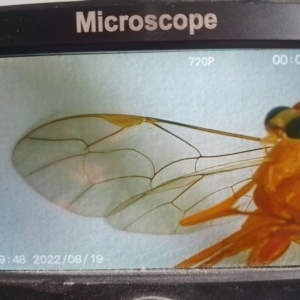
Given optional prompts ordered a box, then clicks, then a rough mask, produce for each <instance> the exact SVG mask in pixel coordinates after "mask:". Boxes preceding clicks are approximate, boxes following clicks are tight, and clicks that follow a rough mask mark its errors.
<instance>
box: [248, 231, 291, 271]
mask: <svg viewBox="0 0 300 300" xmlns="http://www.w3.org/2000/svg"><path fill="white" fill-rule="evenodd" d="M290 244H291V241H290V240H289V239H288V238H287V237H285V236H275V237H272V238H270V239H269V240H267V241H265V242H264V243H260V244H258V245H257V246H256V247H254V248H253V249H252V250H251V252H250V254H249V256H248V259H247V266H262V265H269V264H270V263H272V262H273V261H275V260H276V259H277V258H279V257H280V256H281V255H283V254H284V253H285V252H286V251H287V249H288V248H289V246H290Z"/></svg>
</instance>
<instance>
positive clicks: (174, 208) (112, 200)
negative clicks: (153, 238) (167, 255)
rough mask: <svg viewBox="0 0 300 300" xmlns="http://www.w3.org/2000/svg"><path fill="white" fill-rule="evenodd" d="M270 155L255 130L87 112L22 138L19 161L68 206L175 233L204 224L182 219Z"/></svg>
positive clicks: (132, 227)
mask: <svg viewBox="0 0 300 300" xmlns="http://www.w3.org/2000/svg"><path fill="white" fill-rule="evenodd" d="M236 149H238V150H239V151H238V152H237V151H236ZM263 156H264V152H263V151H262V149H261V148H260V145H259V139H257V138H253V137H247V136H239V135H234V134H230V133H226V132H220V131H214V130H210V129H205V128H199V127H195V126H189V125H185V124H178V123H173V122H170V121H164V120H158V119H151V118H144V117H137V116H126V115H86V116H76V117H70V118H65V119H61V120H57V121H53V122H51V123H48V124H45V125H42V126H40V127H38V128H37V129H35V130H33V131H32V132H30V133H29V134H28V135H26V136H25V137H24V138H23V139H22V140H21V141H20V142H19V143H18V144H17V146H16V148H15V150H14V153H13V161H14V165H15V167H16V169H17V170H18V172H19V173H20V174H21V175H22V176H23V177H24V179H25V180H26V181H27V183H28V184H29V185H31V186H32V187H33V188H34V189H35V190H36V191H37V192H38V193H40V194H41V195H42V196H44V197H45V198H46V199H48V200H50V201H52V202H54V203H56V204H57V205H59V206H61V207H63V208H65V209H67V210H70V211H72V212H74V213H77V214H79V215H85V216H91V217H104V218H106V220H107V222H108V223H109V224H110V225H111V226H113V227H115V228H117V229H120V230H128V231H133V232H143V233H153V234H173V233H186V232H190V231H194V230H198V229H199V226H191V227H190V228H183V227H179V226H178V222H179V221H180V220H181V219H182V218H183V217H186V216H189V215H191V214H193V213H195V212H198V211H201V210H203V209H206V208H208V207H210V206H212V205H213V204H215V203H217V202H220V201H222V200H223V199H224V198H226V197H228V196H230V195H232V194H233V193H234V187H235V186H236V184H237V183H239V182H244V181H246V180H248V179H250V178H251V176H252V174H253V171H254V170H255V168H256V166H257V165H258V164H260V163H261V160H262V157H263ZM244 198H245V199H241V201H243V200H246V201H248V202H249V199H250V200H251V195H249V196H247V195H246V196H245V197H244ZM239 205H240V204H239Z"/></svg>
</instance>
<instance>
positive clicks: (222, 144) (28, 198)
mask: <svg viewBox="0 0 300 300" xmlns="http://www.w3.org/2000/svg"><path fill="white" fill-rule="evenodd" d="M273 52H274V50H273V51H254V50H251V51H249V50H248V51H199V52H178V53H176V52H172V53H156V54H150V53H144V54H138V53H136V54H119V55H116V54H115V55H113V54H107V55H93V56H92V55H86V56H61V57H36V58H10V59H1V61H0V63H1V70H2V71H1V73H0V85H1V86H2V87H3V89H2V90H3V95H2V98H3V99H4V100H3V101H4V103H5V105H4V108H3V109H2V111H1V127H0V128H1V138H2V141H3V142H2V148H3V155H2V157H1V165H2V166H3V168H2V170H3V171H2V173H1V180H2V182H4V184H3V186H1V190H0V193H1V199H3V200H2V205H3V207H4V209H3V211H1V213H0V214H1V218H0V220H1V221H0V222H1V229H0V231H1V235H0V240H2V239H3V240H5V245H6V247H5V249H1V251H2V252H3V254H5V255H9V254H11V253H14V254H20V253H21V252H22V253H25V254H26V255H29V256H30V255H31V256H32V255H35V254H53V255H54V254H59V255H63V254H65V253H73V254H74V253H75V252H76V253H91V254H92V253H93V254H98V253H100V254H101V255H103V257H104V259H103V262H102V263H101V265H93V264H92V263H90V264H89V265H86V266H84V268H104V269H105V268H106V269H107V268H108V269H110V268H127V269H128V268H143V267H144V268H159V267H173V266H174V265H176V264H177V263H179V262H180V261H182V260H183V259H184V258H186V257H189V256H191V255H193V254H194V253H196V252H198V251H199V250H200V249H204V248H205V247H207V246H209V245H211V244H212V243H214V242H217V241H219V240H220V239H222V238H224V237H225V236H226V235H228V234H229V233H230V232H233V231H234V230H236V229H235V228H236V227H239V226H240V224H241V223H242V221H243V218H241V219H240V220H235V219H234V220H231V219H228V220H220V222H219V221H218V222H216V223H214V224H210V223H209V224H205V226H202V227H207V228H206V229H203V228H202V227H201V228H196V227H187V228H180V227H178V226H177V225H176V224H177V223H178V220H180V218H182V214H183V213H184V212H186V214H189V213H191V212H192V211H193V212H195V210H197V209H201V205H204V206H205V207H207V205H209V204H211V203H212V201H216V202H217V201H218V197H217V198H216V197H214V196H213V195H214V192H216V191H219V192H218V193H220V195H222V198H221V199H219V200H223V199H224V197H226V193H227V192H228V190H226V187H227V188H228V187H230V188H231V187H233V183H238V182H241V181H243V180H246V179H247V178H249V176H251V174H252V171H253V170H250V169H248V168H247V169H243V170H240V172H241V173H240V174H237V173H236V172H234V173H233V172H228V173H227V172H224V173H220V174H219V175H213V176H206V177H205V178H203V181H202V182H204V184H203V185H202V186H201V188H200V189H192V188H191V189H189V190H188V191H187V192H186V193H184V196H183V197H182V198H181V199H180V201H181V203H180V204H178V203H176V206H178V207H180V209H179V210H178V209H176V207H175V206H174V205H162V206H161V208H162V209H161V210H160V212H159V213H156V212H157V211H158V210H157V211H156V210H153V208H154V207H152V206H151V205H152V204H151V205H150V206H149V207H147V205H149V201H146V200H144V203H143V202H142V201H141V202H140V203H142V204H140V205H141V207H138V205H131V206H130V205H127V206H126V207H119V205H121V204H122V203H123V201H124V199H127V198H128V199H130V198H131V197H132V196H134V193H136V194H139V193H142V192H144V191H147V190H149V189H153V188H154V189H155V187H159V186H160V184H162V183H164V182H166V181H168V180H173V182H175V181H174V178H177V177H178V176H185V175H186V174H190V173H191V172H197V171H199V170H205V169H207V168H211V161H213V164H215V165H216V166H218V165H220V164H222V163H223V164H224V163H225V164H226V163H228V162H224V156H220V155H224V154H228V153H237V152H241V151H244V150H249V149H256V148H258V147H260V144H259V143H258V142H257V141H245V140H243V139H238V138H233V137H225V136H220V135H217V134H212V133H204V132H202V131H199V130H193V129H190V128H186V127H184V126H177V125H174V124H171V123H169V124H168V123H164V122H158V121H155V122H152V123H151V122H143V124H141V125H138V126H132V127H130V128H125V129H124V130H123V131H121V132H119V133H116V134H113V133H115V132H117V131H118V130H119V129H120V128H119V129H118V128H117V127H118V126H112V125H113V124H112V122H107V120H106V121H105V118H104V119H101V120H100V121H101V122H102V123H101V124H100V123H99V122H98V121H99V118H98V120H97V122H96V121H95V120H96V119H97V118H95V117H94V118H92V116H91V114H127V115H135V116H147V117H153V118H159V119H163V120H169V121H172V122H180V123H183V124H190V125H195V126H200V127H205V128H211V129H215V130H222V131H227V132H233V133H240V134H244V135H248V136H254V137H263V136H264V128H263V121H264V117H265V114H266V113H267V112H268V111H269V110H270V108H272V107H273V106H277V105H279V104H284V105H291V104H293V103H294V102H295V101H296V100H297V97H299V94H300V88H299V78H297V76H295V74H297V68H296V67H295V66H288V67H285V68H278V66H274V65H273V64H272V54H273ZM278 52H280V51H277V52H276V53H278ZM291 52H292V51H291ZM193 55H194V56H201V55H206V56H213V57H214V64H212V65H211V66H209V67H207V68H204V67H203V68H196V67H191V66H190V62H189V57H191V56H193ZM7 74H9V75H7ZM270 74H272V76H270ZM286 99H287V100H286ZM86 114H87V115H89V116H88V117H80V118H69V119H66V120H67V121H66V122H67V123H68V124H67V123H64V124H62V123H61V124H62V125H59V123H55V122H54V123H52V126H54V127H55V126H56V128H54V129H53V128H52V129H50V130H49V131H48V132H47V133H46V132H45V131H44V132H43V127H42V128H41V130H40V131H36V132H34V133H33V136H32V137H31V138H33V139H31V142H33V144H34V146H32V145H33V144H32V143H31V144H28V145H25V144H23V145H22V147H25V148H26V147H27V146H28V147H29V148H27V150H26V149H25V150H26V151H27V152H26V151H25V150H24V149H23V150H24V151H25V152H24V151H23V150H22V151H20V153H21V154H20V155H21V156H22V153H32V154H33V156H32V157H29V158H28V157H27V160H26V159H25V165H23V166H20V164H18V163H17V165H18V166H17V169H18V171H19V173H21V174H22V175H23V176H25V177H26V175H28V174H29V173H30V172H32V171H33V169H32V168H36V167H37V164H38V163H40V161H39V160H38V159H37V157H36V156H35V153H37V152H36V151H37V150H36V149H38V148H39V147H44V149H46V153H47V157H45V159H46V160H47V159H48V158H49V157H51V155H53V153H58V154H59V155H60V154H62V153H64V151H66V152H68V151H75V152H74V153H78V152H76V151H86V149H85V148H86V146H87V145H91V144H93V143H94V150H93V151H95V152H98V154H99V152H101V155H100V156H99V155H98V156H97V158H96V156H94V155H92V153H91V155H90V156H89V160H90V165H91V166H94V165H95V161H97V162H100V164H99V166H100V165H101V166H103V163H104V164H106V165H105V168H106V171H107V168H111V166H113V167H114V168H113V169H114V170H116V169H117V170H118V172H119V170H120V172H121V173H120V174H121V176H120V177H123V179H122V180H119V181H118V183H119V185H114V184H112V186H111V187H112V188H110V186H109V185H107V187H108V188H107V189H105V190H101V193H103V194H104V195H105V194H107V197H106V196H105V197H103V198H101V199H100V201H99V200H98V198H97V197H93V200H89V202H85V200H84V199H83V198H81V199H79V198H80V195H81V194H84V193H85V191H89V197H90V196H91V194H92V193H94V192H96V189H95V190H93V189H92V188H90V187H89V185H88V184H86V185H84V186H80V184H79V181H80V182H82V181H81V180H82V178H83V177H82V176H81V175H80V176H79V177H78V172H77V171H78V169H76V168H77V167H76V166H75V165H76V163H74V160H73V161H72V164H71V166H70V165H69V166H68V167H67V168H66V169H68V170H69V171H70V173H71V174H73V175H74V177H76V178H75V182H76V184H75V186H74V181H72V180H69V179H66V181H65V182H64V181H63V180H65V178H66V177H65V176H63V177H59V176H57V174H56V173H53V174H55V176H54V178H56V180H57V181H54V182H53V181H52V179H51V180H50V181H49V188H48V190H47V191H45V190H39V188H38V186H40V183H39V180H42V181H43V180H46V181H47V176H48V175H47V176H46V177H43V176H40V174H38V173H37V174H36V177H35V179H33V180H32V181H31V179H30V180H29V181H30V182H29V184H27V183H26V181H25V180H24V179H23V178H22V176H20V175H19V173H18V172H17V170H16V168H15V167H14V165H13V162H12V153H13V150H14V148H15V146H16V144H17V143H18V142H19V141H20V140H21V139H22V138H23V137H24V136H26V135H27V134H28V133H29V132H31V131H32V130H34V129H35V128H38V127H39V126H41V125H42V124H45V123H47V122H52V121H54V120H58V119H60V118H68V117H70V116H79V115H86ZM12 120H13V122H14V123H13V126H11V122H12ZM103 121H104V122H103ZM72 122H73V123H72ZM104 123H106V125H105V124H104ZM60 126H61V127H60ZM105 126H106V127H105ZM158 126H159V127H158ZM50 127H51V125H50ZM50 127H47V128H50ZM113 127H114V128H113ZM103 128H106V129H105V131H104V133H103ZM162 128H163V129H162ZM46 131H47V130H46ZM57 132H58V133H59V134H61V137H62V139H63V140H64V141H63V142H62V141H59V142H58V143H63V144H64V146H63V148H59V147H57V146H54V148H51V147H52V146H51V147H48V146H45V144H44V145H43V146H39V145H40V143H39V142H40V140H39V139H51V138H54V139H56V138H57V136H56V133H57ZM70 132H71V133H70ZM99 132H101V134H100V136H99ZM54 133H55V134H54ZM53 134H54V135H53ZM110 134H112V135H113V136H110V137H109V138H105V137H107V136H109V135H110ZM74 138H75V140H76V138H77V143H76V142H75V143H74V141H73V142H72V141H67V140H68V139H74ZM102 138H104V139H102ZM83 141H84V142H83ZM69 142H70V143H69ZM106 142H107V143H106ZM72 143H73V144H72ZM99 143H100V144H101V147H102V148H101V147H100V148H101V149H100V150H99V148H97V146H99ZM38 144H39V145H38ZM31 147H33V148H32V150H31ZM79 148H80V150H79ZM28 149H29V151H28ZM57 149H63V150H60V151H57ZM70 149H71V150H70ZM90 149H91V148H90ZM54 150H55V151H54ZM115 150H117V151H115ZM133 150H134V151H133ZM90 151H91V152H93V151H92V150H90ZM105 151H106V152H105ZM258 152H259V151H257V152H255V151H254V152H251V153H258ZM81 153H82V152H81ZM18 155H19V154H18ZM18 155H17V156H15V160H18V159H19V158H18ZM67 155H70V153H69V152H68V154H67ZM261 155H262V153H261V152H260V153H258V154H257V156H255V157H261ZM207 156H216V157H215V158H211V159H207V158H205V157H207ZM218 156H219V157H218ZM52 157H53V156H52ZM124 157H126V158H127V159H126V160H124ZM200 157H201V158H200ZM233 157H234V158H235V159H236V158H237V156H234V155H233V156H228V158H229V162H232V160H231V159H232V158H233ZM187 158H188V159H187ZM247 158H249V157H248V156H247ZM250 158H252V157H250ZM245 159H246V158H245V157H244V156H243V155H242V156H241V157H240V158H239V159H238V160H245ZM21 160H22V161H23V162H24V160H23V159H21ZM50 160H51V159H50ZM108 162H109V163H108ZM136 162H138V163H136ZM172 162H176V163H173V164H172ZM208 162H209V163H208ZM43 163H45V161H43V162H42V164H43ZM21 164H22V163H21ZM166 166H167V167H166ZM64 167H65V166H64ZM37 168H38V169H39V168H40V166H39V167H37ZM72 168H73V169H72ZM85 168H90V169H89V171H88V173H89V175H88V177H89V181H90V180H91V178H92V180H94V183H96V182H97V180H99V176H100V175H101V176H103V175H102V173H101V171H102V170H101V169H98V170H96V171H95V169H93V167H89V162H88V161H86V162H85ZM159 170H161V171H160V172H159ZM23 172H25V173H23ZM26 172H29V173H26ZM55 172H56V171H55ZM136 173H138V174H139V176H140V177H139V178H137V177H136V178H135V179H134V180H132V179H133V178H132V177H130V176H131V175H132V174H136ZM24 174H26V175H24ZM53 174H52V175H53ZM99 174H100V175H99ZM107 174H111V173H109V172H107V173H105V175H104V178H105V176H108V175H107ZM227 174H230V175H227ZM52 175H51V176H52ZM85 175H86V173H85ZM113 175H114V176H115V175H116V174H113ZM93 176H94V177H93ZM101 176H100V177H101ZM109 176H110V175H109ZM126 176H129V177H130V178H129V177H128V178H127V179H124V178H125V177H126ZM33 177H34V176H33ZM33 177H32V178H33ZM51 178H53V176H52V177H51ZM101 178H102V177H101ZM147 178H148V179H147ZM149 178H150V179H152V180H149ZM106 179H109V178H108V177H107V178H106ZM26 180H27V182H28V179H26ZM76 180H77V181H76ZM78 180H79V181H78ZM138 180H140V181H143V183H138V182H137V181H138ZM206 180H207V182H205V181H206ZM150 181H151V182H150ZM227 181H228V182H227ZM36 182H38V183H37V184H36ZM115 182H116V181H115ZM62 183H63V184H62ZM149 183H150V185H149ZM61 184H62V186H64V188H65V187H67V189H64V188H61V187H60V185H61ZM223 185H224V186H223ZM31 186H32V187H33V188H32V187H31ZM124 186H125V187H126V188H125V189H124ZM236 187H237V186H236ZM139 188H140V189H141V190H139ZM36 190H37V191H38V192H37V191H36ZM66 190H68V192H66ZM55 191H60V192H61V191H62V193H57V194H55ZM70 191H71V193H72V192H74V193H75V194H76V195H75V194H73V195H71V194H70ZM124 191H125V192H124ZM178 191H179V190H176V193H178ZM111 192H114V193H111ZM172 192H174V190H173V189H172V188H170V189H169V190H168V191H164V192H163V193H155V195H151V193H150V194H149V195H148V196H147V197H148V198H149V199H150V200H151V201H152V202H151V203H153V202H155V201H158V203H161V202H160V201H165V200H162V199H159V194H160V195H163V196H164V197H163V198H164V199H165V195H166V194H168V197H171V198H172V197H173V198H172V199H174V197H175V198H176V197H177V196H178V194H177V195H171V196H170V194H172ZM176 193H175V194H176ZM86 195H87V194H85V196H86ZM209 195H210V196H209ZM208 196H209V197H210V198H209V197H208ZM68 197H70V198H68ZM126 197H127V198H126ZM155 197H158V198H155ZM47 198H48V200H51V201H47V200H46V199H47ZM171 198H168V199H171ZM203 198H205V199H206V200H205V201H200V200H201V199H203ZM70 199H71V200H70ZM106 199H112V200H111V201H112V202H109V203H106V204H103V203H105V200H106ZM153 199H155V200H153ZM178 199H179V198H178ZM74 200H76V201H75V202H74V205H73V206H72V205H70V201H71V202H72V201H74ZM77 200H80V201H77ZM244 200H245V203H244V205H249V209H251V195H249V197H248V198H247V197H246V198H245V199H244ZM98 201H99V203H98ZM167 201H169V200H167ZM178 201H179V200H178ZM198 202H199V203H198ZM55 203H56V204H55ZM75 203H77V204H76V205H77V206H76V205H75ZM112 203H114V204H113V205H112ZM145 203H146V204H145ZM208 203H209V204H208ZM57 204H58V205H57ZM155 205H156V207H157V206H159V204H158V205H157V204H155ZM118 207H119V211H114V209H115V208H116V209H117V210H118ZM145 208H146V210H148V211H149V210H150V211H151V210H153V212H154V211H155V213H153V214H152V215H151V212H150V213H147V212H146V211H144V209H145ZM189 208H191V210H190V211H189ZM193 209H194V210H193ZM130 210H132V211H130ZM136 211H141V213H140V215H139V216H138V217H137V218H138V219H139V220H140V221H134V220H132V219H130V218H129V219H126V218H127V217H128V216H137V215H136ZM74 212H75V213H74ZM112 212H113V213H112ZM118 214H119V217H118V216H117V215H118ZM120 214H123V215H122V218H121V217H120ZM142 215H143V216H145V217H146V219H145V218H140V217H141V216H142ZM174 215H175V216H176V217H175V218H174ZM103 217H104V218H103ZM142 219H143V222H142ZM120 220H121V221H120ZM220 224H223V225H222V226H220ZM117 229H120V230H117ZM1 245H3V243H2V242H1ZM292 250H293V249H291V251H292ZM49 251H51V252H49ZM286 257H287V258H282V262H281V263H286V261H288V263H289V264H290V263H293V261H292V262H291V261H290V260H289V257H288V255H287V256H286ZM243 261H244V256H243V254H241V255H239V257H238V258H232V259H228V260H226V261H224V262H223V265H231V266H233V265H234V266H236V265H239V264H240V263H243ZM279 263H280V262H279ZM5 267H6V268H8V269H9V268H18V267H20V266H11V265H10V266H5ZM80 267H82V266H80ZM20 268H21V267H20ZM22 268H24V266H22ZM26 268H28V269H34V268H36V269H38V268H41V266H35V265H33V264H29V263H28V264H27V265H26ZM42 268H46V269H47V268H48V269H49V268H71V269H72V268H78V266H74V265H67V266H64V267H62V266H48V265H46V266H42Z"/></svg>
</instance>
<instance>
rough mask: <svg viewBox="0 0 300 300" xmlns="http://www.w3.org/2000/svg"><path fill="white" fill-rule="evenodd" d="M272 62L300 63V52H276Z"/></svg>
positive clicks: (279, 63) (283, 63) (281, 63)
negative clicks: (290, 53) (288, 53)
mask: <svg viewBox="0 0 300 300" xmlns="http://www.w3.org/2000/svg"><path fill="white" fill-rule="evenodd" d="M272 62H273V64H274V65H276V66H278V65H293V64H295V65H300V54H297V55H294V56H289V55H286V54H282V55H278V54H275V55H273V57H272Z"/></svg>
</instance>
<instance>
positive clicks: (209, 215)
mask: <svg viewBox="0 0 300 300" xmlns="http://www.w3.org/2000/svg"><path fill="white" fill-rule="evenodd" d="M254 185H255V182H254V181H253V180H251V181H250V182H248V183H247V184H245V185H244V186H243V187H241V188H240V189H239V190H238V191H237V192H236V193H235V194H234V195H233V196H231V197H229V198H227V199H225V200H224V201H222V202H221V203H219V204H217V205H215V206H213V207H211V208H209V209H206V210H204V211H201V212H199V213H197V214H195V215H192V216H190V217H187V218H184V219H182V220H181V221H180V222H179V224H180V225H181V226H191V225H195V224H199V223H202V222H205V221H209V220H213V219H216V218H220V217H224V216H230V215H235V214H239V212H238V211H237V210H236V209H233V208H231V207H232V206H233V205H234V204H235V202H236V201H238V200H239V199H240V198H241V197H242V196H243V195H245V194H246V193H247V192H249V191H250V190H251V189H252V187H253V186H254Z"/></svg>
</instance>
